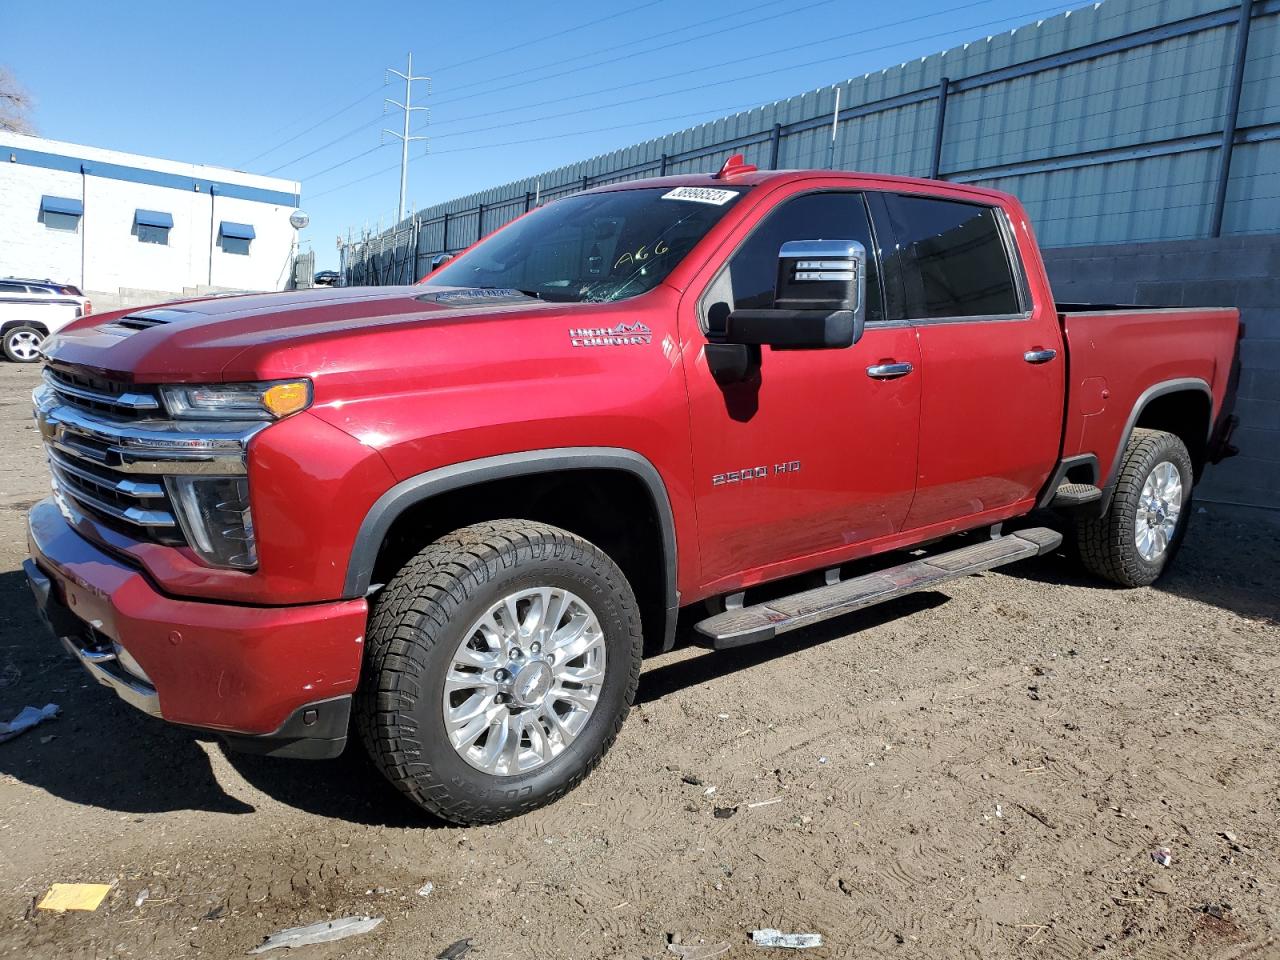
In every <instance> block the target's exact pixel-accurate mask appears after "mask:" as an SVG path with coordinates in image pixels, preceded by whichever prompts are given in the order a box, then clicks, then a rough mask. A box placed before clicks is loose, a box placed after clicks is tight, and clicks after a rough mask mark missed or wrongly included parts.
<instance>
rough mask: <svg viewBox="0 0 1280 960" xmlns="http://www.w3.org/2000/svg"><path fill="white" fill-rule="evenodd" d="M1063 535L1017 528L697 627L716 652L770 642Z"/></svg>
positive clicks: (1044, 546)
mask: <svg viewBox="0 0 1280 960" xmlns="http://www.w3.org/2000/svg"><path fill="white" fill-rule="evenodd" d="M1061 543H1062V534H1060V533H1058V532H1057V531H1056V530H1050V529H1049V528H1047V527H1035V528H1033V529H1030V530H1019V531H1018V532H1017V533H1012V534H1008V535H1006V536H1002V537H999V538H997V539H995V540H986V541H983V542H982V543H975V544H973V545H972V546H967V547H961V548H960V549H959V550H951V551H949V552H947V553H940V554H937V555H936V556H932V557H927V558H925V559H922V560H913V561H911V562H910V563H904V564H901V565H899V566H896V567H889V568H888V569H886V570H880V571H877V572H876V573H869V574H866V575H865V576H861V577H853V578H851V579H849V580H844V581H841V582H839V583H835V584H831V585H830V586H825V587H817V588H816V589H813V590H805V591H804V592H802V593H793V594H791V595H790V596H786V597H779V598H778V599H777V600H770V601H768V602H767V603H758V604H755V605H754V606H750V607H740V608H738V609H736V610H726V611H724V612H723V613H718V614H716V615H715V616H713V617H708V618H707V619H706V620H701V621H699V622H698V623H697V624H695V625H694V629H695V630H697V631H698V633H700V634H702V636H703V637H705V638H706V639H708V640H709V641H710V646H711V647H712V649H715V650H726V649H729V648H730V647H741V646H745V645H746V644H749V643H759V642H761V641H762V640H772V639H773V638H774V637H775V636H777V635H778V634H780V633H786V632H787V631H789V630H796V629H799V628H800V627H807V626H809V625H810V624H813V623H818V622H819V621H821V620H827V619H830V618H831V617H838V616H840V615H841V614H845V613H852V612H853V611H855V610H861V609H863V608H864V607H870V606H874V605H875V604H877V603H884V602H885V601H886V600H894V599H896V598H898V597H902V596H906V595H907V594H909V593H915V592H917V591H919V590H927V589H929V588H930V587H934V586H936V585H938V584H940V583H943V582H945V581H947V580H954V579H957V578H958V577H967V576H969V575H970V574H973V573H981V572H982V571H983V570H990V569H992V568H993V567H999V566H1003V565H1004V564H1006V563H1013V562H1014V561H1015V560H1025V559H1028V558H1030V557H1038V556H1041V555H1042V554H1046V553H1049V552H1050V551H1051V550H1055V549H1057V547H1058V546H1059V545H1060V544H1061Z"/></svg>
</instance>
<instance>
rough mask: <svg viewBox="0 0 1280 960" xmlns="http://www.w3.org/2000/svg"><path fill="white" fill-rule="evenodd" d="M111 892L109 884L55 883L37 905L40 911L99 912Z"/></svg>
mask: <svg viewBox="0 0 1280 960" xmlns="http://www.w3.org/2000/svg"><path fill="white" fill-rule="evenodd" d="M110 892H111V884H109V883H55V884H54V885H53V886H51V887H50V888H49V892H48V893H46V894H45V895H44V899H43V900H41V901H40V902H39V903H38V904H36V908H37V909H38V910H56V911H57V912H58V913H61V912H62V911H64V910H97V909H98V907H100V906H101V905H102V901H103V900H105V899H106V898H107V894H108V893H110Z"/></svg>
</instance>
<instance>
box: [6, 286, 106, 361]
mask: <svg viewBox="0 0 1280 960" xmlns="http://www.w3.org/2000/svg"><path fill="white" fill-rule="evenodd" d="M92 311H93V304H91V303H90V302H89V300H88V299H87V298H86V297H85V296H84V295H82V294H81V293H80V289H79V288H78V287H73V286H71V285H69V284H66V283H54V282H53V281H52V280H21V279H18V278H16V277H7V278H4V279H0V345H3V347H4V355H5V356H6V357H8V358H9V359H10V360H12V361H13V362H14V363H35V362H36V361H37V360H39V359H40V344H41V343H42V342H43V341H44V338H45V337H48V336H50V335H51V334H54V333H57V332H58V331H59V330H61V329H62V328H63V327H65V326H66V325H67V324H69V323H70V322H71V321H72V320H78V319H80V318H81V317H83V316H87V315H88V314H89V313H91V312H92Z"/></svg>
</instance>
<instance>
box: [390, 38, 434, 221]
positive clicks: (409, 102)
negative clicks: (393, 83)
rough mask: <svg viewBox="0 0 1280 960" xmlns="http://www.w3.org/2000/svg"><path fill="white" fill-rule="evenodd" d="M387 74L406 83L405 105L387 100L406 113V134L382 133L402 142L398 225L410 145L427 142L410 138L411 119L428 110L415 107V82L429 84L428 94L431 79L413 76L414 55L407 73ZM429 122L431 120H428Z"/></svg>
mask: <svg viewBox="0 0 1280 960" xmlns="http://www.w3.org/2000/svg"><path fill="white" fill-rule="evenodd" d="M387 73H388V74H391V73H394V74H395V75H396V76H397V77H399V78H400V79H402V80H403V81H404V103H400V102H399V101H396V100H392V99H391V98H390V97H387V98H385V99H386V102H387V103H389V104H391V105H393V106H396V107H399V108H400V109H401V110H403V111H404V132H403V133H396V131H394V130H388V129H386V128H385V127H384V128H383V130H382V132H383V133H385V134H387V135H388V136H392V137H397V138H399V140H400V205H399V207H398V211H399V212H398V214H397V216H396V223H399V222H400V221H402V220H404V213H405V210H404V200H405V196H406V194H407V192H408V188H409V143H410V141H413V140H425V139H427V138H426V137H411V136H409V118H410V116H411V115H412V114H413V112H414V111H415V110H427V109H428V108H427V107H415V106H414V105H413V84H414V81H418V80H425V81H426V82H427V93H428V94H430V93H431V78H430V77H415V76H414V75H413V54H412V53H410V54H409V63H408V68H407V71H406V72H405V73H401V72H400V71H399V70H396V69H395V68H393V67H388V68H387ZM428 120H429V118H428Z"/></svg>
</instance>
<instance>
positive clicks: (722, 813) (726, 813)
mask: <svg viewBox="0 0 1280 960" xmlns="http://www.w3.org/2000/svg"><path fill="white" fill-rule="evenodd" d="M737 812H738V808H737V807H716V808H715V810H713V811H712V815H713V816H714V817H715V818H716V819H717V820H728V819H729V818H730V817H732V816H733V815H734V814H735V813H737Z"/></svg>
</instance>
